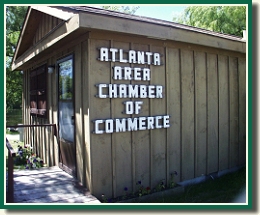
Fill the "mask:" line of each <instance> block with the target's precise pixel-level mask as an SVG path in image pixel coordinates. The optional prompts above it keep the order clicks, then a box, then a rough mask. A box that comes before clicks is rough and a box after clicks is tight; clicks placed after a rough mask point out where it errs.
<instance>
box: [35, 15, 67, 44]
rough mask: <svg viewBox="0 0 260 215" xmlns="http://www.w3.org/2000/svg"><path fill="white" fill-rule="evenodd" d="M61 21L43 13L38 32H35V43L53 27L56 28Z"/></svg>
mask: <svg viewBox="0 0 260 215" xmlns="http://www.w3.org/2000/svg"><path fill="white" fill-rule="evenodd" d="M38 18H40V17H38ZM61 22H63V21H62V20H61V19H58V18H56V17H54V16H49V15H47V14H44V13H42V14H41V22H40V23H39V27H38V28H37V30H36V32H34V33H35V36H34V38H33V45H35V44H36V43H37V42H39V41H40V40H41V39H42V38H43V37H44V36H46V35H47V34H48V33H49V32H50V31H51V30H52V29H54V28H55V27H56V26H57V25H59V24H60V23H61Z"/></svg>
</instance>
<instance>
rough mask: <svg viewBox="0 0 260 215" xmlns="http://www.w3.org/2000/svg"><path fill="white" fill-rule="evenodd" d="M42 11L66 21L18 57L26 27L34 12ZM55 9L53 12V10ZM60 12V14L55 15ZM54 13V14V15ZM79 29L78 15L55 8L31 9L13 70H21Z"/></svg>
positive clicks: (40, 7)
mask: <svg viewBox="0 0 260 215" xmlns="http://www.w3.org/2000/svg"><path fill="white" fill-rule="evenodd" d="M39 9H40V11H41V12H44V13H45V12H46V11H48V10H49V9H50V10H49V11H48V14H50V15H52V16H54V15H55V17H57V18H60V19H62V20H64V22H62V23H61V24H59V25H58V26H56V27H55V28H54V29H53V30H52V31H50V32H49V33H48V34H47V35H45V36H44V37H43V38H42V39H41V40H40V41H39V42H38V43H36V44H35V45H34V46H32V47H30V48H29V49H28V50H26V51H25V52H24V53H23V54H22V55H20V56H19V57H17V53H18V52H19V49H20V48H21V43H22V42H24V40H23V38H24V37H25V35H26V32H25V31H26V30H25V29H26V27H27V25H29V24H30V17H31V14H32V13H33V11H38V10H39ZM52 9H53V10H52ZM57 11H59V13H55V12H57ZM53 13H54V14H53ZM78 28H79V15H78V14H73V13H67V12H63V11H60V10H58V9H55V8H50V7H47V6H45V7H42V6H38V7H31V8H30V9H29V11H28V15H27V17H26V20H25V24H24V27H23V30H22V32H21V35H20V38H19V41H18V45H17V48H16V52H15V55H14V59H13V63H12V70H15V69H21V66H22V65H23V64H24V63H26V62H28V61H30V60H31V59H32V58H34V57H35V56H37V55H39V54H40V53H42V52H43V51H45V50H46V49H48V48H49V47H51V46H52V45H54V44H56V43H57V42H59V41H60V40H62V39H63V38H65V37H66V36H68V35H69V34H71V33H72V32H74V31H76V30H77V29H78Z"/></svg>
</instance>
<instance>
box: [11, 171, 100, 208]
mask: <svg viewBox="0 0 260 215" xmlns="http://www.w3.org/2000/svg"><path fill="white" fill-rule="evenodd" d="M14 202H15V203H85V204H86V203H89V204H97V203H100V201H99V200H98V199H97V198H96V197H94V196H92V195H91V194H90V192H89V191H88V190H87V189H85V188H84V187H82V186H80V185H79V184H78V181H77V180H76V179H75V178H73V177H72V176H70V175H69V174H67V173H66V172H64V171H63V170H61V169H60V168H59V167H51V168H41V169H39V170H19V171H14Z"/></svg>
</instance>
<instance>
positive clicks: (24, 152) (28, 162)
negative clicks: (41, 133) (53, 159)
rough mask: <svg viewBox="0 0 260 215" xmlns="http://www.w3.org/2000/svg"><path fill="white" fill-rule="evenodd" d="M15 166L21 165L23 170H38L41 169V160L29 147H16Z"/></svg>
mask: <svg viewBox="0 0 260 215" xmlns="http://www.w3.org/2000/svg"><path fill="white" fill-rule="evenodd" d="M15 164H16V165H23V166H25V169H38V168H40V167H43V160H42V159H41V158H40V157H38V156H36V155H35V154H34V153H33V151H32V148H31V147H30V146H25V147H24V148H23V147H22V146H20V145H18V151H17V156H16V160H15Z"/></svg>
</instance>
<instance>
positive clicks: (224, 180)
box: [147, 167, 246, 203]
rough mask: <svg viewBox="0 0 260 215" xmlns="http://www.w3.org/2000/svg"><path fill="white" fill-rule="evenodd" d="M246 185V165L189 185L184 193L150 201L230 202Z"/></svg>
mask: <svg viewBox="0 0 260 215" xmlns="http://www.w3.org/2000/svg"><path fill="white" fill-rule="evenodd" d="M245 187H246V168H245V167H244V168H242V169H240V170H238V171H236V172H233V173H228V174H226V175H224V176H222V177H220V178H216V179H214V180H212V179H210V180H208V181H206V182H203V183H200V184H196V185H191V186H187V187H186V188H185V192H184V193H182V194H179V195H175V196H168V197H164V198H160V199H154V200H153V201H149V203H230V202H233V201H234V200H235V199H236V198H237V197H238V195H239V194H240V193H241V192H243V191H244V189H245ZM147 203H148V202H147Z"/></svg>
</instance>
